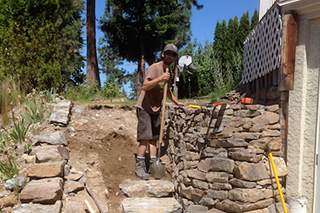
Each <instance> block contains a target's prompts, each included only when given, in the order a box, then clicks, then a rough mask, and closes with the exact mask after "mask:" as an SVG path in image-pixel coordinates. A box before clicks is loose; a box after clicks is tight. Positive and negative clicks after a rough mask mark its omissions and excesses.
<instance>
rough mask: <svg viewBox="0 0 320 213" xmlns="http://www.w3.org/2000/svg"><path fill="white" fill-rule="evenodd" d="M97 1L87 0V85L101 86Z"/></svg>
mask: <svg viewBox="0 0 320 213" xmlns="http://www.w3.org/2000/svg"><path fill="white" fill-rule="evenodd" d="M95 6H96V1H95V0H87V84H88V85H92V84H94V83H96V84H97V86H98V88H100V86H101V82H100V76H99V70H98V60H97V50H96V14H95Z"/></svg>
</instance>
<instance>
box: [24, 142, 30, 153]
mask: <svg viewBox="0 0 320 213" xmlns="http://www.w3.org/2000/svg"><path fill="white" fill-rule="evenodd" d="M31 147H32V144H31V143H26V144H25V145H23V151H24V152H25V153H28V154H29V153H30V152H31V151H32V149H31Z"/></svg>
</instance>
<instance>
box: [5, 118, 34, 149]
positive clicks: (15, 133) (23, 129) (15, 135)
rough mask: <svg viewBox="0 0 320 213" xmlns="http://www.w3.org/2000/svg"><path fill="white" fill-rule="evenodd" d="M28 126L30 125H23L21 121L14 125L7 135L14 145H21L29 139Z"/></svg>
mask: <svg viewBox="0 0 320 213" xmlns="http://www.w3.org/2000/svg"><path fill="white" fill-rule="evenodd" d="M30 125H31V123H28V124H25V123H24V120H23V119H21V120H19V121H18V123H14V126H13V128H12V129H11V130H10V131H9V135H10V137H11V139H12V140H13V142H14V143H15V144H22V143H23V142H25V141H26V140H27V139H28V138H29V132H30Z"/></svg>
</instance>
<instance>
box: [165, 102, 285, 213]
mask: <svg viewBox="0 0 320 213" xmlns="http://www.w3.org/2000/svg"><path fill="white" fill-rule="evenodd" d="M166 111H167V115H166V122H165V125H166V126H165V129H166V133H165V138H164V142H165V144H166V146H167V156H168V157H169V161H170V163H169V165H168V170H169V172H170V174H171V177H172V180H173V182H174V186H175V197H176V198H177V199H178V200H179V201H180V202H181V204H182V205H183V206H184V208H185V209H186V208H187V207H188V206H190V205H202V206H206V207H208V209H212V208H216V209H219V210H222V211H225V212H250V211H254V210H269V211H268V212H272V209H276V208H282V206H281V205H279V202H280V196H279V192H278V189H277V185H276V181H275V178H274V175H273V172H272V169H270V168H272V167H270V161H269V159H268V154H267V145H269V146H270V148H271V151H272V155H273V159H274V162H275V166H276V168H277V174H278V176H279V180H280V182H281V184H282V183H283V181H284V177H285V176H286V174H287V168H286V165H285V162H284V160H283V158H282V156H283V152H282V151H281V147H282V140H281V137H280V129H281V126H280V123H279V117H280V116H279V106H278V105H277V104H276V105H271V106H264V105H242V104H231V105H227V107H226V108H225V109H224V107H223V106H222V105H220V106H217V107H211V108H210V107H202V108H200V109H193V108H188V107H177V106H174V105H167V110H166ZM282 185H283V184H282ZM282 191H283V193H285V189H284V188H282Z"/></svg>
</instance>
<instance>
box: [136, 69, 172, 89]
mask: <svg viewBox="0 0 320 213" xmlns="http://www.w3.org/2000/svg"><path fill="white" fill-rule="evenodd" d="M169 78H170V73H163V74H162V75H160V76H159V77H157V78H155V79H152V80H149V79H146V80H145V81H144V82H143V85H142V89H143V90H144V91H148V90H151V89H153V88H154V87H155V86H157V85H158V83H160V82H163V81H168V80H169Z"/></svg>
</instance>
